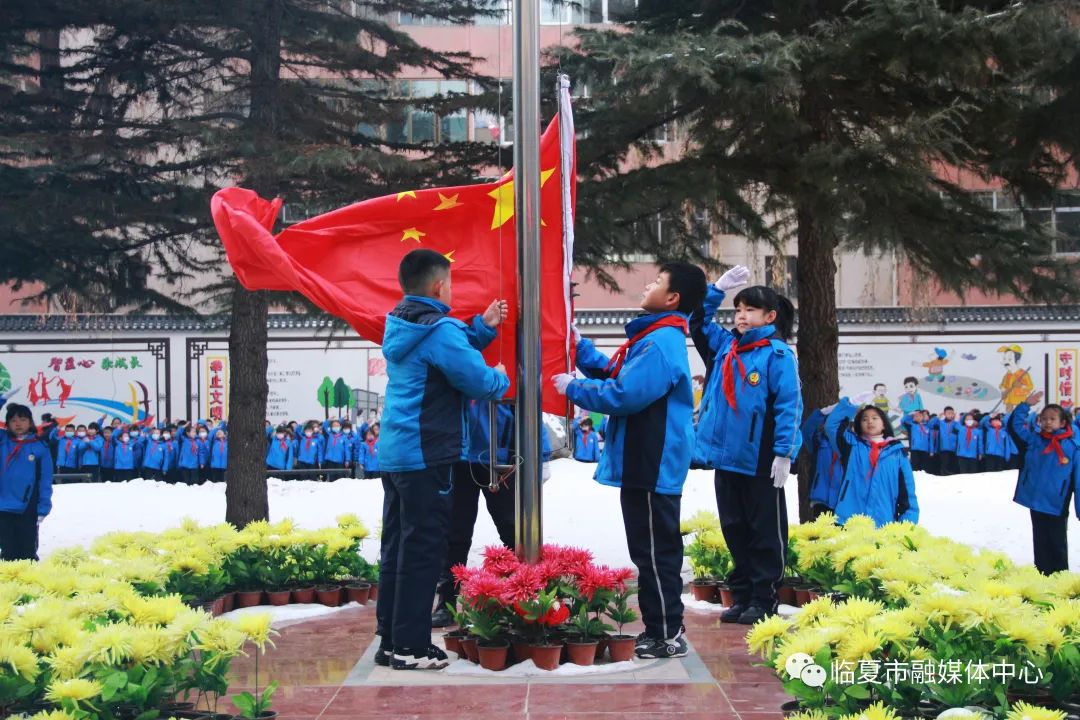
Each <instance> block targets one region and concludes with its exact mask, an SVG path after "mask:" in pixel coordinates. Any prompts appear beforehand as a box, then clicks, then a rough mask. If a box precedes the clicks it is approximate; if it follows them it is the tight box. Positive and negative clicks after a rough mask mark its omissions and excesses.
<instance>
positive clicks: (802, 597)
mask: <svg viewBox="0 0 1080 720" xmlns="http://www.w3.org/2000/svg"><path fill="white" fill-rule="evenodd" d="M808 602H810V589H809V588H805V587H797V588H795V605H796V607H802V606H803V605H805V604H806V603H808Z"/></svg>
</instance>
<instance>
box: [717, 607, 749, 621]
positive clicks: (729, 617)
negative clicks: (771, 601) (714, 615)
mask: <svg viewBox="0 0 1080 720" xmlns="http://www.w3.org/2000/svg"><path fill="white" fill-rule="evenodd" d="M749 609H750V606H749V605H748V604H746V603H735V604H734V605H732V606H731V607H729V608H728V609H727V610H725V611H724V612H722V613H720V622H722V623H737V622H739V618H740V617H742V614H743V613H744V612H746V611H747V610H749Z"/></svg>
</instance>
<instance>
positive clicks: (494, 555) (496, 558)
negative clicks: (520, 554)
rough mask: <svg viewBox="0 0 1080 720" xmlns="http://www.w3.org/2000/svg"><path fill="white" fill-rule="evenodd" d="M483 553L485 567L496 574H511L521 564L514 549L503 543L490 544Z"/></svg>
mask: <svg viewBox="0 0 1080 720" xmlns="http://www.w3.org/2000/svg"><path fill="white" fill-rule="evenodd" d="M483 555H484V569H485V570H487V571H488V572H492V573H495V574H496V575H503V576H506V575H510V574H511V573H513V572H514V571H515V570H517V568H518V566H519V565H521V562H520V561H519V560H518V559H517V556H516V555H514V551H513V550H511V549H510V548H508V547H505V546H503V545H489V546H487V547H486V548H484V552H483Z"/></svg>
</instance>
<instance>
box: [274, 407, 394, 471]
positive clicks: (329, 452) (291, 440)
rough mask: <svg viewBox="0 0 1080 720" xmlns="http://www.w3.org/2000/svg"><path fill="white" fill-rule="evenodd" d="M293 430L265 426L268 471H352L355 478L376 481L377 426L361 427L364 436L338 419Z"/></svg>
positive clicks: (286, 425) (377, 465) (376, 423)
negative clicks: (374, 479) (364, 432)
mask: <svg viewBox="0 0 1080 720" xmlns="http://www.w3.org/2000/svg"><path fill="white" fill-rule="evenodd" d="M292 427H298V426H296V425H293V426H292ZM292 427H290V425H288V424H282V425H278V426H277V427H272V426H271V425H270V424H269V423H267V426H266V438H267V446H266V467H267V469H269V470H294V469H297V470H309V469H310V470H314V469H329V470H353V471H355V472H356V473H357V475H356V476H357V477H367V478H377V477H379V474H380V470H379V432H380V429H381V426H380V424H379V422H377V421H376V422H372V423H371V424H370V425H367V424H366V423H365V424H364V425H363V426H362V427H361V429H362V430H365V431H366V434H365V435H358V434H356V433H355V432H354V430H353V425H352V423H350V422H349V421H347V420H345V421H342V420H339V419H337V418H334V419H332V420H327V421H325V422H323V423H319V422H318V421H315V420H311V421H308V422H307V423H306V424H305V425H304V426H303V429H302V430H300V431H295V430H293V429H292Z"/></svg>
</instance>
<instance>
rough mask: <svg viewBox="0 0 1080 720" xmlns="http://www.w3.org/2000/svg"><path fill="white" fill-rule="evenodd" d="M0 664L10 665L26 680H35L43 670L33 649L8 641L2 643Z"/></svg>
mask: <svg viewBox="0 0 1080 720" xmlns="http://www.w3.org/2000/svg"><path fill="white" fill-rule="evenodd" d="M0 665H6V666H8V667H10V668H11V669H12V670H14V671H15V673H17V674H18V675H19V676H20V677H22V678H23V679H24V680H33V679H34V678H36V677H37V676H38V673H39V672H40V671H41V668H39V667H38V659H37V655H35V654H34V651H33V650H31V649H30V648H28V647H26V646H25V645H15V644H13V643H8V642H5V643H2V644H0Z"/></svg>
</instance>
